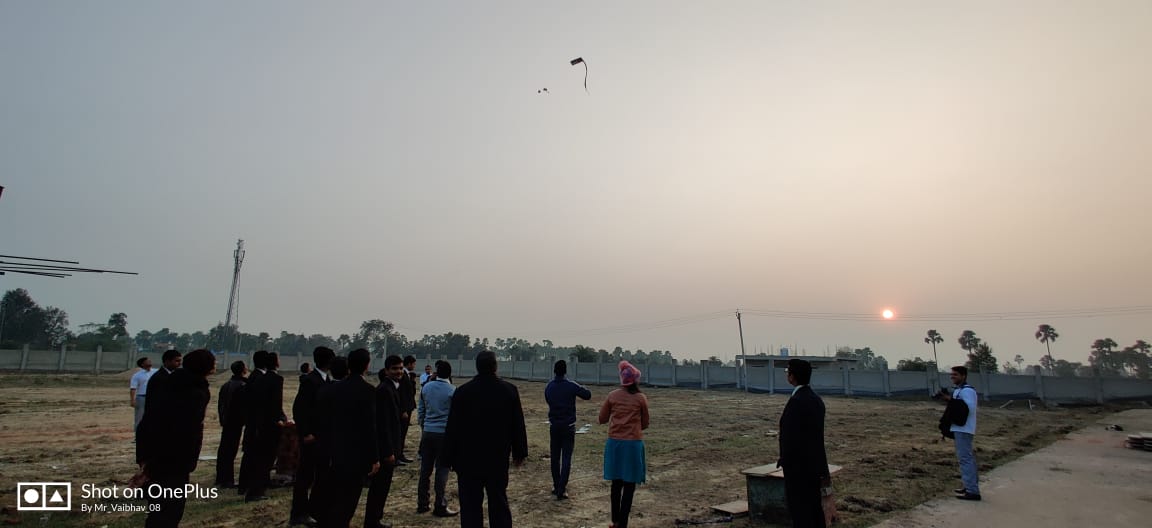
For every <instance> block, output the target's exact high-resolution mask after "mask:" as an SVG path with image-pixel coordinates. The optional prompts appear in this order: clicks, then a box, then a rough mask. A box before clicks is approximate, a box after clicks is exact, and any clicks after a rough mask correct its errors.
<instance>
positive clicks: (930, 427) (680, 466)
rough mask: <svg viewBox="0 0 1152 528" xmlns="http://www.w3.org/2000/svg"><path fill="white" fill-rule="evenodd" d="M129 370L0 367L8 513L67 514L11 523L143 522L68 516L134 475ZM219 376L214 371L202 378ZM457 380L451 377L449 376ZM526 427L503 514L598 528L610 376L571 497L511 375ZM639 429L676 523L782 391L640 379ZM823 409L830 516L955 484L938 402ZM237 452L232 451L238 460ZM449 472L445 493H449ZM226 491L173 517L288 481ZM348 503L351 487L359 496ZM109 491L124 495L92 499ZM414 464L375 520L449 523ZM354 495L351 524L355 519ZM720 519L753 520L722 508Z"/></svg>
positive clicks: (1063, 428)
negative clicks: (54, 504) (24, 491)
mask: <svg viewBox="0 0 1152 528" xmlns="http://www.w3.org/2000/svg"><path fill="white" fill-rule="evenodd" d="M129 376H130V373H121V374H116V375H105V376H68V375H61V376H55V375H0V506H3V507H5V508H8V509H9V510H13V509H14V507H15V504H16V483H17V482H27V481H66V482H72V483H73V484H72V485H73V499H72V501H73V510H74V511H73V512H71V513H53V514H52V515H44V514H37V513H29V512H22V513H23V516H22V517H17V516H14V515H13V516H10V517H2V516H0V524H2V523H4V522H6V521H8V522H18V523H19V524H17V525H19V526H52V527H56V526H84V527H108V528H115V527H121V526H123V527H127V526H142V525H143V514H140V513H136V514H127V513H80V512H79V509H80V507H79V504H80V503H93V502H100V501H96V500H91V499H90V500H84V499H81V498H80V486H81V485H82V484H83V483H91V484H96V485H100V486H111V485H113V484H119V485H123V484H124V483H125V482H127V480H128V479H129V477H131V476H132V474H133V473H134V471H135V469H136V466H135V464H134V452H135V449H134V445H133V444H132V437H133V435H132V409H131V407H129V405H128V377H129ZM285 377H286V387H285V407H286V410H287V411H290V410H291V401H292V397H293V396H294V395H295V394H296V384H297V380H296V377H295V376H291V375H289V376H285ZM225 380H226V377H225V376H224V375H219V376H217V377H216V378H215V379H214V387H219V385H221V384H223V383H224V381H225ZM463 381H466V380H458V382H463ZM516 384H517V385H518V386H519V387H520V390H521V396H522V399H523V403H524V411H525V420H526V423H527V426H528V437H529V452H530V456H529V459H528V461H527V463H525V464H524V466H523V467H522V468H518V469H513V471H512V475H511V483H510V486H509V497H510V502H511V506H512V512H513V518H514V519H515V523H516V525H517V526H532V527H542V528H562V527H563V528H570V527H572V528H574V527H592V526H599V527H604V526H607V525H608V521H609V514H608V508H609V503H608V491H609V490H608V484H607V483H606V482H604V481H603V480H602V478H601V460H602V456H601V455H602V449H603V442H604V439H605V434H606V427H605V426H600V425H596V424H595V422H596V414H597V409H598V404H599V402H601V401H603V399H604V397H605V396H606V395H607V394H608V392H609V391H610V390H611V389H612V387H592V394H593V398H592V401H590V402H580V403H579V404H578V409H579V419H580V423H581V424H584V423H588V424H593V425H592V428H591V431H590V432H588V433H587V434H580V435H577V438H576V451H575V456H574V459H573V470H572V478H571V484H570V486H569V495H570V497H571V499H570V500H567V501H559V502H558V501H555V500H553V499H552V497H551V495H550V494H549V491H550V490H551V476H550V470H549V460H548V459H547V457H546V455H547V454H548V426H547V425H546V420H547V407H546V405H545V403H544V399H543V391H544V385H543V384H542V383H537V382H516ZM645 392H646V393H647V394H648V398H649V402H650V405H651V412H652V426H651V428H650V429H649V430H648V431H647V432H646V437H645V442H646V445H647V457H648V465H649V467H648V482H647V483H646V484H644V485H641V486H640V487H638V489H637V491H636V499H635V504H634V506H633V520H632V523H631V526H633V527H636V528H645V527H656V526H673V525H675V524H676V520H678V519H684V520H697V521H702V520H709V519H716V518H718V517H719V515H718V514H714V513H712V511H711V506H714V505H719V504H723V503H727V502H730V501H735V500H745V499H746V488H745V480H744V477H743V476H742V475H741V474H740V470H742V469H746V468H749V467H753V466H757V465H762V464H768V463H773V462H775V461H776V455H777V453H778V447H777V440H776V437H775V433H776V429H777V422H778V419H779V416H780V412H781V410H782V409H783V406H784V404H785V402H786V401H787V397H785V396H782V395H765V394H745V393H743V392H736V391H716V390H713V391H699V390H687V389H667V388H649V389H645ZM215 395H216V389H215V388H214V389H213V402H212V403H211V404H209V409H208V418H207V420H206V423H205V429H206V432H205V438H204V450H203V452H202V455H212V456H214V455H215V454H216V446H217V443H218V441H219V436H220V428H219V425H218V421H217V418H216V412H215V408H216V405H215ZM824 401H825V404H826V406H827V409H828V416H827V419H826V429H827V433H826V445H827V450H828V457H829V461H830V462H831V463H833V464H837V465H841V466H843V467H844V469H843V471H841V472H840V473H839V474H838V475H837V477H836V479H835V482H834V486H835V488H836V498H837V507H838V509H839V511H840V514H841V517H842V525H843V526H869V525H871V524H874V523H876V522H878V521H880V520H883V519H884V518H886V517H888V516H890V515H891V514H892V512H896V511H900V510H907V509H909V508H912V507H914V506H916V505H918V504H920V503H922V502H924V501H927V500H930V499H933V498H936V497H940V496H943V495H945V494H946V493H947V492H948V490H950V489H951V488H953V487H956V486H957V485H958V483H959V473H958V471H957V469H956V463H955V460H954V456H953V451H952V444H951V442H950V441H941V440H940V435H939V434H938V433H937V432H936V423H937V420H938V418H939V415H940V413H941V411H942V406H941V404H939V403H937V402H934V401H931V400H927V399H925V400H923V401H911V400H907V401H900V400H882V399H865V398H852V397H843V396H831V395H827V396H825V397H824ZM1106 412H1111V409H1104V408H1081V409H1052V410H1040V409H1037V410H1032V411H1030V410H1029V409H1028V407H1027V405H1021V404H1017V405H1015V406H1013V407H1011V408H1009V409H998V408H997V406H995V405H986V406H985V407H983V408H981V410H980V422H979V431H978V435H977V455H978V457H979V460H980V463H981V466H982V469H983V470H984V471H987V470H988V469H991V468H992V467H995V466H997V465H1001V464H1003V463H1005V462H1007V461H1009V460H1012V459H1015V458H1017V457H1019V456H1021V455H1023V454H1025V453H1029V452H1031V451H1034V450H1036V449H1038V448H1040V447H1042V446H1045V445H1048V444H1050V443H1052V442H1053V441H1054V440H1056V439H1057V438H1060V437H1062V436H1064V435H1065V434H1067V433H1068V432H1070V431H1072V430H1075V429H1078V428H1080V427H1082V426H1084V425H1086V424H1088V423H1091V422H1093V421H1094V420H1097V419H1100V418H1101V416H1099V415H1100V414H1101V413H1106ZM418 439H419V430H418V429H417V428H415V427H413V429H412V432H411V433H410V434H409V438H408V449H407V453H408V454H409V456H410V457H414V456H415V451H416V444H417V443H418ZM238 462H239V461H237V463H238ZM214 474H215V463H214V462H211V461H206V462H201V463H200V466H199V468H198V469H197V470H196V472H195V473H193V475H192V482H196V483H200V484H201V485H202V486H204V487H210V486H211V484H212V481H213V477H214ZM454 487H455V477H453V478H452V479H451V480H450V482H449V503H450V505H451V506H452V507H453V508H455V507H457V505H458V501H457V500H456V496H455V492H454V491H453V490H454ZM230 491H231V490H221V494H220V497H219V498H218V499H215V500H190V501H189V503H188V509H187V512H186V514H185V516H184V523H183V525H184V526H197V527H246V526H261V527H273V526H287V520H288V509H289V504H290V502H291V490H290V489H273V490H272V491H271V497H272V500H270V501H266V502H262V503H259V504H257V505H255V506H252V505H246V504H244V502H243V501H242V500H241V498H240V497H237V496H236V495H235V494H234V493H231V492H230ZM362 500H363V498H362ZM103 502H124V501H103ZM415 510H416V470H415V468H414V466H404V467H401V468H398V469H397V471H396V476H395V480H394V483H393V487H392V493H391V496H390V497H389V499H388V505H387V508H386V510H385V521H387V522H391V523H393V525H394V526H397V527H401V526H458V521H457V520H455V519H438V518H434V517H431V516H429V515H428V514H424V515H417V514H416V513H415ZM362 512H363V507H361V512H360V514H358V515H357V518H356V520H355V521H354V523H358V522H361V517H360V515H362ZM720 525H721V526H724V525H726V526H734V527H746V526H758V524H755V523H752V522H751V521H750V520H748V519H736V520H735V521H734V522H732V523H724V524H720Z"/></svg>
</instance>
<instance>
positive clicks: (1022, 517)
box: [876, 409, 1152, 528]
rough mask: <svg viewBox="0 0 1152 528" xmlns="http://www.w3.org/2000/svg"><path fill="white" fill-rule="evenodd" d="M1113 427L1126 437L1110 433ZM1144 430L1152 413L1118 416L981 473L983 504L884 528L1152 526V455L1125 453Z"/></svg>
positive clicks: (930, 506)
mask: <svg viewBox="0 0 1152 528" xmlns="http://www.w3.org/2000/svg"><path fill="white" fill-rule="evenodd" d="M1109 424H1118V425H1120V426H1122V427H1124V431H1121V432H1117V431H1107V430H1105V429H1104V427H1105V426H1106V425H1109ZM1139 432H1152V410H1146V409H1138V410H1130V411H1124V412H1121V413H1117V414H1110V415H1108V416H1107V417H1106V418H1102V419H1101V421H1100V422H1098V423H1097V424H1096V425H1092V426H1089V427H1087V428H1085V429H1083V430H1081V431H1077V432H1075V433H1072V434H1069V435H1068V436H1067V437H1065V438H1063V439H1061V440H1059V441H1057V442H1056V443H1055V444H1052V445H1051V446H1048V447H1046V448H1044V449H1041V450H1039V451H1036V452H1034V453H1031V454H1028V455H1025V456H1023V457H1021V458H1019V459H1017V460H1015V461H1013V462H1010V463H1008V464H1005V465H1003V466H1001V467H999V468H996V469H995V470H993V471H992V472H990V473H989V474H987V475H981V476H980V494H981V495H982V496H983V499H984V500H983V501H981V502H968V501H962V500H957V499H953V498H951V497H949V498H947V499H937V500H934V501H931V502H927V503H924V504H921V505H920V506H918V507H916V508H914V509H912V510H910V511H907V512H904V513H902V514H899V515H898V516H896V517H894V518H892V519H889V520H887V521H885V522H883V523H880V524H878V525H876V527H877V528H929V527H931V528H973V527H977V526H979V527H988V528H996V527H1005V528H1007V527H1012V528H1020V527H1024V528H1029V527H1033V528H1050V527H1061V526H1076V527H1081V526H1084V527H1089V526H1090V527H1116V528H1125V527H1132V528H1148V527H1149V526H1152V451H1137V450H1134V449H1126V448H1125V447H1124V440H1125V439H1126V438H1127V435H1129V434H1134V433H1139ZM976 443H977V445H979V443H980V436H979V433H977V437H976ZM958 484H959V483H958V482H957V485H958Z"/></svg>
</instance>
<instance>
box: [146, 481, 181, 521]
mask: <svg viewBox="0 0 1152 528" xmlns="http://www.w3.org/2000/svg"><path fill="white" fill-rule="evenodd" d="M152 483H154V484H159V485H160V487H161V488H163V489H164V491H167V492H170V491H171V490H174V489H176V488H180V491H181V493H183V491H184V490H183V488H184V485H185V484H187V483H188V474H187V473H176V474H170V475H152ZM149 487H152V484H149V485H148V487H145V490H147V489H148V488H149ZM153 489H155V488H154V487H153ZM145 496H148V495H145ZM187 500H188V499H185V498H179V499H167V498H158V499H153V498H151V497H149V498H148V506H149V508H148V510H149V511H148V517H147V518H146V519H145V520H144V528H176V527H177V526H180V520H181V519H183V518H184V504H185V502H187ZM154 509H155V511H153V510H154Z"/></svg>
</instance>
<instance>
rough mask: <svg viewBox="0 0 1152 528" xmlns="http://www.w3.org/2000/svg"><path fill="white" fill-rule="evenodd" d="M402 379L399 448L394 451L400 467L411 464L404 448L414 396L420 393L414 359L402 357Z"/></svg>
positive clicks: (414, 406) (414, 404) (413, 405)
mask: <svg viewBox="0 0 1152 528" xmlns="http://www.w3.org/2000/svg"><path fill="white" fill-rule="evenodd" d="M403 367H404V371H403V372H404V377H403V379H401V380H400V388H399V389H398V390H399V392H400V446H399V447H398V448H397V449H396V461H397V462H399V463H400V464H401V465H404V464H411V463H412V459H410V458H408V457H407V456H404V446H405V445H406V442H407V441H408V426H409V425H411V424H412V413H413V411H415V410H416V395H417V394H419V393H420V389H419V387H418V386H417V385H416V380H417V379H418V378H417V375H416V370H415V369H416V357H415V356H410V355H409V356H404V363H403Z"/></svg>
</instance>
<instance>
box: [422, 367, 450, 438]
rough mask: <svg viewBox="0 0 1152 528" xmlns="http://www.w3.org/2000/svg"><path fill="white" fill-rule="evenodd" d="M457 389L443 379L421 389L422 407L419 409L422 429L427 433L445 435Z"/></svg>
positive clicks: (427, 384) (431, 382)
mask: <svg viewBox="0 0 1152 528" xmlns="http://www.w3.org/2000/svg"><path fill="white" fill-rule="evenodd" d="M454 392H456V387H453V386H452V384H451V383H449V382H448V381H446V380H442V379H435V380H432V381H429V382H428V383H425V384H424V388H422V389H420V407H419V408H418V409H417V413H418V414H417V416H419V419H420V424H421V427H423V428H424V432H426V433H443V432H444V427H445V426H447V425H448V411H450V410H451V409H452V393H454Z"/></svg>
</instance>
